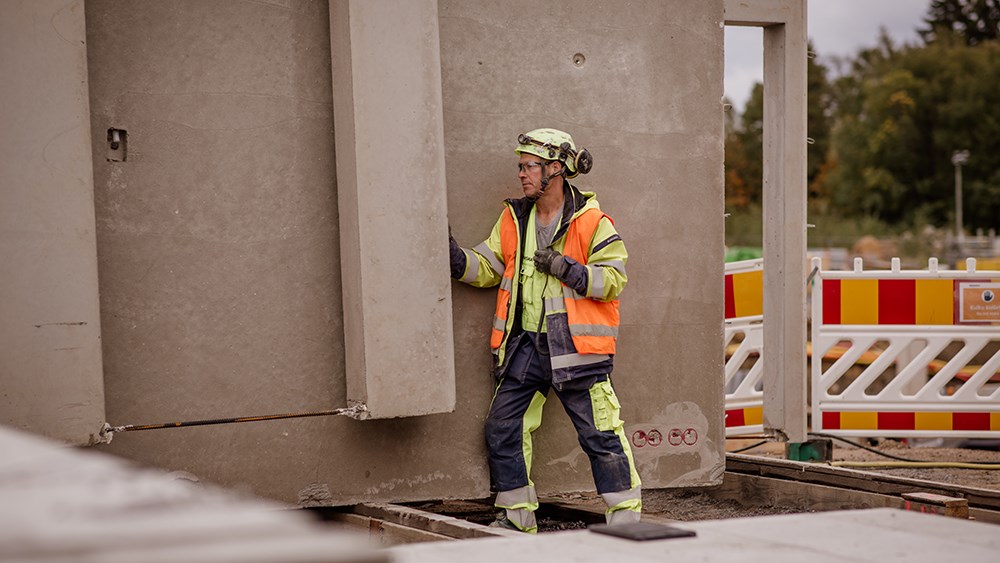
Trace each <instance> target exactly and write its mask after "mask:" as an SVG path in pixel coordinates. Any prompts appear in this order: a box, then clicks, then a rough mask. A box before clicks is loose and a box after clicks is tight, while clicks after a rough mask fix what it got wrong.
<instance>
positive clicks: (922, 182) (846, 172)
mask: <svg viewBox="0 0 1000 563" xmlns="http://www.w3.org/2000/svg"><path fill="white" fill-rule="evenodd" d="M835 88H836V90H837V94H836V95H837V97H838V101H839V107H838V110H837V113H836V125H835V127H834V135H833V140H832V143H831V154H830V159H831V161H833V162H835V163H836V167H835V168H834V170H833V171H832V172H831V174H830V176H829V180H828V183H827V188H828V189H829V191H830V194H831V203H832V206H833V208H834V209H835V210H836V211H838V212H839V213H841V214H844V215H859V214H860V215H873V216H876V217H878V218H879V219H881V220H883V221H886V222H889V223H902V224H907V225H912V224H914V222H915V219H916V218H917V217H918V216H920V217H926V218H928V219H929V220H930V221H932V222H933V223H935V224H939V225H944V224H947V223H949V222H950V221H952V220H953V214H954V212H953V209H954V196H953V193H954V167H953V166H952V164H951V154H952V153H953V152H954V151H956V150H960V149H969V151H970V152H971V154H972V156H971V157H970V159H969V163H968V165H967V166H966V167H965V169H964V177H965V178H966V182H965V185H964V189H963V192H964V193H963V196H964V199H965V202H966V205H965V209H964V210H963V213H964V215H965V218H966V221H965V222H966V224H967V225H968V226H970V227H972V228H975V227H980V228H989V227H995V226H997V222H998V218H1000V199H998V198H997V197H996V195H997V189H1000V186H998V184H997V183H996V180H997V177H996V173H995V171H996V170H997V169H998V168H1000V106H998V105H997V104H996V103H995V102H994V100H995V99H996V96H997V92H998V91H1000V44H998V43H997V42H991V43H986V44H983V45H980V46H978V47H968V46H966V45H964V44H960V43H950V44H947V43H944V42H936V43H933V44H931V45H927V46H923V47H904V48H902V49H894V48H893V47H892V46H891V44H889V43H887V42H884V43H883V44H882V45H881V46H880V47H877V48H876V49H873V50H868V51H866V52H862V53H861V55H860V56H859V58H858V59H857V60H856V61H855V63H854V68H853V72H852V73H851V74H849V75H846V76H844V77H841V78H840V79H839V80H838V81H837V83H836V84H835Z"/></svg>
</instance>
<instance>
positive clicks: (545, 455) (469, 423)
mask: <svg viewBox="0 0 1000 563" xmlns="http://www.w3.org/2000/svg"><path fill="white" fill-rule="evenodd" d="M86 7H87V42H88V60H89V66H90V86H91V90H90V99H91V106H92V115H91V120H92V140H93V142H94V143H95V145H94V147H95V148H94V160H93V162H94V177H95V199H96V202H95V206H96V210H97V211H96V212H97V227H98V231H97V232H98V251H99V252H98V254H99V266H100V275H101V314H102V321H103V328H104V332H103V335H102V336H103V340H104V360H105V382H106V393H107V397H108V413H107V417H108V420H109V421H110V422H111V423H112V424H114V425H121V424H139V423H146V422H165V421H173V420H190V419H198V418H215V417H224V416H242V415H253V414H270V413H276V412H294V411H307V410H322V409H329V408H337V407H341V406H344V405H345V404H346V402H347V398H348V397H347V382H346V377H345V370H346V357H347V353H346V352H345V347H344V346H345V345H344V341H345V324H344V309H343V305H342V302H343V299H344V298H343V287H344V284H343V283H342V276H341V263H342V260H341V257H340V248H341V242H340V233H341V228H340V225H339V222H338V217H339V216H340V215H341V214H340V212H339V209H338V191H337V185H336V178H337V177H338V171H337V170H336V167H335V162H336V163H339V161H336V160H335V158H334V137H335V132H334V131H333V123H334V117H333V104H332V95H331V91H333V88H332V87H331V83H332V82H331V65H332V60H331V57H330V48H329V45H330V44H331V39H330V29H329V26H330V19H329V14H328V9H327V5H326V3H325V2H321V1H316V2H287V3H232V2H195V1H193V0H178V1H172V2H156V3H148V4H147V3H134V2H126V1H122V0H94V1H92V2H88V3H87V5H86ZM438 17H439V29H440V44H441V77H442V103H443V117H444V150H445V153H444V156H445V162H446V180H447V186H448V194H447V197H448V201H447V207H448V209H449V213H448V221H449V222H450V223H451V225H452V227H453V228H454V232H455V236H456V238H458V240H459V241H460V242H462V243H463V244H466V245H469V246H471V245H474V244H475V243H477V242H479V241H480V240H482V239H483V238H484V237H485V236H486V235H487V234H488V232H489V228H490V226H491V225H492V224H493V222H494V221H495V220H496V217H497V215H498V213H499V211H500V200H501V199H503V198H504V197H511V196H517V195H518V194H519V190H518V187H517V181H516V175H515V173H514V164H515V156H514V154H513V152H512V149H513V146H514V142H515V139H516V137H517V134H518V133H519V132H523V131H525V130H528V129H531V128H534V127H538V126H554V127H562V128H565V129H567V130H569V131H570V132H571V133H572V134H573V135H574V136H575V138H576V140H577V142H578V144H580V145H582V146H585V147H587V148H589V149H590V150H591V151H592V152H593V153H594V156H595V159H596V165H595V170H594V172H593V173H592V174H590V175H589V176H585V177H582V178H580V179H579V181H578V184H579V185H580V186H581V187H583V188H586V189H594V190H596V191H597V192H598V194H599V197H600V200H601V202H602V205H603V207H604V208H605V210H606V211H607V212H608V213H610V214H611V215H612V216H613V217H614V218H615V220H616V224H617V226H618V228H619V231H620V232H621V233H622V236H623V237H624V239H625V241H626V244H627V245H628V248H629V251H630V254H631V256H632V258H631V260H630V262H629V265H628V271H629V276H630V282H629V286H628V287H627V288H626V290H625V293H624V294H623V297H622V318H623V323H622V329H621V339H620V348H619V356H618V358H617V359H616V371H615V373H614V376H613V378H614V381H615V384H616V387H617V388H618V391H619V395H620V397H621V398H622V401H623V403H624V405H625V406H624V413H623V416H624V418H625V420H626V423H627V426H626V428H627V431H628V433H629V434H630V435H634V436H635V441H634V443H635V444H636V447H635V455H636V459H637V461H638V463H639V471H640V474H641V476H642V478H643V480H644V482H645V485H646V486H647V487H658V486H676V485H706V484H710V483H715V482H718V481H719V479H720V478H721V473H722V470H723V465H724V459H723V453H722V451H723V442H722V440H723V425H722V399H723V395H722V355H721V353H720V352H719V351H720V350H721V347H722V346H721V341H722V322H721V320H722V301H723V286H722V264H723V260H722V259H723V218H722V211H723V208H722V202H723V191H722V190H723V188H722V186H723V182H722V161H723V158H722V156H723V155H722V151H723V113H722V107H721V96H722V64H723V57H722V33H723V31H722V25H721V24H722V21H723V10H722V0H712V1H707V2H699V3H696V4H695V3H690V2H684V1H682V0H672V1H669V2H658V1H648V2H637V3H633V4H632V5H631V6H630V8H629V9H628V10H622V9H620V7H618V6H615V5H610V4H605V3H602V2H569V1H565V2H555V3H550V4H547V5H546V7H545V9H542V10H539V9H538V6H537V3H535V2H513V3H504V4H487V3H470V2H461V1H457V0H447V1H441V2H439V3H438ZM416 23H417V22H411V21H400V22H399V25H403V26H405V25H415V24H416ZM539 34H544V36H545V39H544V41H541V42H540V43H536V42H535V41H534V40H535V39H537V38H538V37H539ZM406 36H407V35H406V34H404V33H400V34H392V35H386V36H385V37H384V38H383V39H384V41H386V42H392V41H396V40H401V38H405V37H406ZM109 127H115V128H120V129H124V130H127V131H128V139H129V145H128V159H127V160H126V161H125V162H108V161H107V160H106V159H105V155H106V147H104V146H103V144H104V143H106V131H107V129H108V128H109ZM385 166H387V167H396V170H395V172H396V176H395V177H396V178H397V179H398V181H397V184H396V186H397V188H398V189H397V192H398V195H397V197H400V198H406V197H408V196H411V195H412V193H411V191H410V190H409V189H408V183H409V174H410V173H411V172H412V171H410V170H408V169H405V167H404V168H399V166H398V163H396V162H395V161H393V160H392V159H391V155H390V156H387V158H386V162H385ZM364 219H365V220H367V221H372V222H374V223H376V224H377V223H378V222H379V221H380V220H381V221H383V222H384V221H392V220H396V219H395V218H393V217H390V218H379V217H365V218H364ZM359 221H360V218H359ZM366 229H368V227H366ZM360 232H362V233H370V232H371V231H368V230H365V231H360ZM441 232H443V230H442V231H441ZM362 238H363V237H362ZM441 244H442V249H443V245H444V239H443V237H442V238H441ZM397 274H398V276H399V278H400V284H404V283H406V282H407V281H409V280H410V279H411V278H413V277H414V276H417V277H419V276H420V275H423V273H420V274H414V273H411V272H407V271H399V272H398V273H397ZM452 292H453V293H452V297H453V320H454V349H455V368H456V385H455V396H456V398H457V401H456V409H455V412H454V413H450V414H435V415H428V416H420V417H410V418H401V419H391V420H369V421H355V420H350V419H346V418H326V419H320V418H312V419H299V420H292V421H280V422H266V423H255V424H241V425H230V426H211V427H197V428H190V429H172V430H158V431H149V432H139V433H128V434H119V435H118V436H117V437H116V438H115V441H114V443H113V444H111V446H110V447H109V448H108V450H109V451H111V452H114V453H116V454H119V455H123V456H126V457H129V458H132V459H135V460H138V461H140V462H142V463H147V464H151V465H154V466H159V467H166V468H170V469H180V470H185V471H188V472H190V473H193V474H196V475H198V476H200V477H201V478H203V479H205V480H208V481H212V482H217V483H222V484H225V485H229V486H233V487H239V488H242V489H246V490H250V491H253V492H255V493H257V494H260V495H263V496H267V497H271V498H276V499H280V500H283V501H288V502H293V503H300V504H304V505H313V504H343V503H353V502H359V501H406V500H423V499H429V498H473V497H483V496H486V495H487V494H488V485H487V475H486V466H485V461H484V448H483V437H482V421H483V417H484V415H485V412H486V410H487V407H488V405H489V401H490V398H491V395H492V384H491V381H490V379H489V375H488V374H489V353H488V346H487V338H488V334H489V327H490V324H491V319H492V307H493V303H494V299H495V294H494V292H493V291H476V290H473V289H470V288H466V287H461V286H459V285H458V284H454V285H453V287H452ZM398 297H399V294H395V293H387V292H386V293H385V294H384V295H373V296H372V299H379V300H382V299H384V300H392V299H398ZM404 309H405V308H404ZM441 337H442V338H446V336H445V335H442V336H441ZM386 344H387V345H390V346H391V345H392V343H391V342H390V343H386ZM381 376H382V377H387V376H388V374H382V375H381ZM556 402H557V401H551V403H552V404H550V405H548V406H547V407H546V413H545V418H546V420H545V423H544V424H543V427H542V429H541V430H540V431H539V432H538V433H537V439H536V452H538V457H536V463H535V466H536V471H535V474H534V480H535V482H536V484H537V485H538V488H539V492H540V493H543V494H544V493H546V492H560V491H572V490H587V489H590V488H592V487H593V482H592V478H591V475H590V467H589V463H587V461H586V458H585V457H584V455H583V453H582V452H581V451H580V450H579V446H578V444H577V440H576V437H575V435H574V433H573V432H572V430H571V428H570V425H569V423H568V421H567V419H566V417H565V415H564V414H562V412H561V408H560V407H559V406H558V405H556V404H555V403H556ZM654 431H655V432H654ZM650 436H658V438H655V439H649V438H648V437H650ZM640 446H641V447H640Z"/></svg>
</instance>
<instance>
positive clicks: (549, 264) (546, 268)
mask: <svg viewBox="0 0 1000 563" xmlns="http://www.w3.org/2000/svg"><path fill="white" fill-rule="evenodd" d="M534 261H535V268H537V269H538V271H540V272H542V273H544V274H552V275H553V276H555V277H557V278H559V279H560V280H562V279H564V278H565V277H566V270H568V269H569V264H568V263H567V262H566V258H565V257H564V256H563V255H562V254H559V253H558V252H556V251H555V250H552V249H551V248H543V249H540V250H536V251H535V257H534Z"/></svg>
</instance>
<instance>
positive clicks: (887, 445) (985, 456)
mask: <svg viewBox="0 0 1000 563" xmlns="http://www.w3.org/2000/svg"><path fill="white" fill-rule="evenodd" d="M851 440H852V441H854V442H861V441H862V440H863V439H862V438H852V439H851ZM729 442H733V443H727V446H728V448H729V449H730V450H732V449H736V448H739V447H741V445H751V444H753V443H755V442H754V441H753V440H730V441H729ZM938 442H940V441H938ZM962 442H964V443H966V444H972V445H976V446H977V447H984V448H991V449H971V448H968V447H962V448H959V447H954V446H957V445H958V444H959V443H962ZM928 443H931V444H933V443H934V442H931V441H923V442H920V441H918V442H916V443H912V442H905V441H901V440H891V439H881V440H879V441H878V443H877V444H875V445H872V446H871V447H874V449H876V450H878V451H880V452H884V453H886V454H890V455H894V456H897V457H902V458H906V459H909V460H914V461H932V462H970V461H977V462H988V463H995V464H1000V449H998V448H1000V442H998V441H996V440H994V441H986V440H980V441H964V440H953V441H951V443H949V444H945V445H950V446H953V447H932V446H927V445H926V444H928ZM865 445H869V444H867V443H866V444H865ZM743 453H745V454H747V455H759V456H765V457H779V458H780V457H783V456H784V447H783V445H782V444H777V443H768V444H765V445H763V446H760V447H758V448H755V449H752V450H748V451H746V452H743ZM833 459H834V461H893V460H891V459H889V458H887V457H884V456H882V455H879V454H878V453H874V452H869V451H867V450H863V449H860V448H855V447H852V446H850V445H848V444H845V443H844V442H840V441H836V440H835V441H834V449H833ZM851 469H857V470H859V471H869V472H872V473H882V474H885V475H894V476H897V477H907V478H910V479H922V480H924V481H936V482H939V483H950V484H953V485H962V486H965V487H977V488H982V489H993V490H1000V470H985V469H983V470H981V469H955V468H911V467H906V468H886V467H852V468H851Z"/></svg>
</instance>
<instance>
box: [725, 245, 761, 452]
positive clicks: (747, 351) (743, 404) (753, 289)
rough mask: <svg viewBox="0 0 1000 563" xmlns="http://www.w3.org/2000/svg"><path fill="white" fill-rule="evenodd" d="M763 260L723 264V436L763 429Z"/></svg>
mask: <svg viewBox="0 0 1000 563" xmlns="http://www.w3.org/2000/svg"><path fill="white" fill-rule="evenodd" d="M763 283H764V260H763V259H761V258H758V259H756V260H744V261H742V262H730V263H728V264H726V301H725V311H726V319H725V344H724V347H725V350H726V356H727V358H726V369H725V389H726V436H744V435H747V434H759V433H760V432H762V431H763V428H764V427H763V413H764V392H763V389H762V387H763V375H764V372H763V367H764V362H763V360H762V359H761V352H762V349H763V346H764V324H763V321H764V315H763V313H764V308H763V287H764V286H763Z"/></svg>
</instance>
